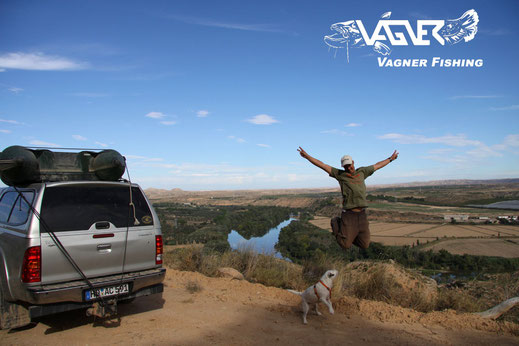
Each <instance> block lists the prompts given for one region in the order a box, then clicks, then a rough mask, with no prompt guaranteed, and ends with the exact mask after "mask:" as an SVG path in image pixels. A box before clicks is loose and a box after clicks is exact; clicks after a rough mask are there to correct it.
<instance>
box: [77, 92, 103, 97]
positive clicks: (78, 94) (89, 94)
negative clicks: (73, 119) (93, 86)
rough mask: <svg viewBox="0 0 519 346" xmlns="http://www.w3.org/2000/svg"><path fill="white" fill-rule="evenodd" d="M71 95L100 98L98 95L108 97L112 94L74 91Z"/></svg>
mask: <svg viewBox="0 0 519 346" xmlns="http://www.w3.org/2000/svg"><path fill="white" fill-rule="evenodd" d="M70 95H72V96H78V97H88V98H98V97H108V96H110V95H109V94H104V93H90V92H78V93H72V94H70Z"/></svg>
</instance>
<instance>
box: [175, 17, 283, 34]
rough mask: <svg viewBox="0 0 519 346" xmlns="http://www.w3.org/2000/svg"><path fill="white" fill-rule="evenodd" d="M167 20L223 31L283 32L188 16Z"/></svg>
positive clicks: (260, 26) (267, 26)
mask: <svg viewBox="0 0 519 346" xmlns="http://www.w3.org/2000/svg"><path fill="white" fill-rule="evenodd" d="M167 17H168V18H171V19H175V20H180V21H182V22H185V23H189V24H195V25H202V26H209V27H216V28H223V29H234V30H244V31H259V32H284V31H283V30H280V29H277V28H276V27H275V26H273V25H272V24H240V23H230V22H218V21H214V20H211V19H204V18H196V17H188V16H177V15H169V16H167Z"/></svg>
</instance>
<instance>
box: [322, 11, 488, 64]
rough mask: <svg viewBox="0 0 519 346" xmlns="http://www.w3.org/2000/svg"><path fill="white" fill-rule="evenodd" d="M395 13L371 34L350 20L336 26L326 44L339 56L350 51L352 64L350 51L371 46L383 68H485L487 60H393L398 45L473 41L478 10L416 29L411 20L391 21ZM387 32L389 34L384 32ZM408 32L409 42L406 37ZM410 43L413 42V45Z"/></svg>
mask: <svg viewBox="0 0 519 346" xmlns="http://www.w3.org/2000/svg"><path fill="white" fill-rule="evenodd" d="M390 17H391V12H386V13H384V14H383V15H382V16H381V19H380V20H379V21H378V23H377V26H376V27H375V30H374V31H373V33H372V34H371V36H370V35H369V34H368V31H367V30H366V28H365V27H364V24H363V23H362V21H361V20H349V21H346V22H340V23H335V24H332V26H331V27H330V29H331V30H333V31H335V33H334V34H332V35H326V36H324V42H325V43H326V44H327V45H328V46H329V47H331V48H335V49H336V51H335V55H336V54H337V50H338V49H340V48H346V57H347V59H348V63H349V62H350V48H362V47H367V46H369V47H371V48H372V50H373V51H374V52H375V53H377V54H379V55H380V56H379V57H378V59H377V60H378V65H379V67H427V66H431V67H481V66H483V59H443V58H440V57H433V58H432V59H431V61H430V65H429V64H428V63H429V61H428V59H394V60H393V59H390V58H389V55H390V54H391V52H392V50H393V47H395V46H408V45H413V46H430V45H431V40H433V41H436V42H438V43H439V44H440V45H442V46H452V45H454V44H458V43H460V42H469V41H471V40H473V39H474V37H475V36H476V34H477V32H478V23H479V16H478V13H477V12H476V11H475V10H468V11H467V12H465V13H463V15H462V16H461V17H460V18H458V19H445V20H444V19H441V20H432V19H423V20H417V21H416V26H415V29H413V27H412V26H411V23H409V21H408V20H391V19H389V18H390ZM382 30H384V32H385V34H383V33H382ZM404 33H407V35H408V37H409V40H408V39H407V38H406V35H405V34H404ZM409 41H410V42H409Z"/></svg>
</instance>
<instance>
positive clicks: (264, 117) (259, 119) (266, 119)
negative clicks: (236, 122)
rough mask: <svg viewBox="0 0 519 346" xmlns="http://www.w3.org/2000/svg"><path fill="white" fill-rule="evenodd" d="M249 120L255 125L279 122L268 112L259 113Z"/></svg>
mask: <svg viewBox="0 0 519 346" xmlns="http://www.w3.org/2000/svg"><path fill="white" fill-rule="evenodd" d="M247 121H248V122H249V123H251V124H255V125H272V124H274V123H278V122H279V121H277V120H276V119H274V118H273V117H271V116H270V115H268V114H258V115H256V116H254V117H252V118H250V119H247Z"/></svg>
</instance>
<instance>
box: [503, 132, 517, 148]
mask: <svg viewBox="0 0 519 346" xmlns="http://www.w3.org/2000/svg"><path fill="white" fill-rule="evenodd" d="M504 144H505V145H506V146H508V147H519V135H508V136H506V137H505V140H504Z"/></svg>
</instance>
